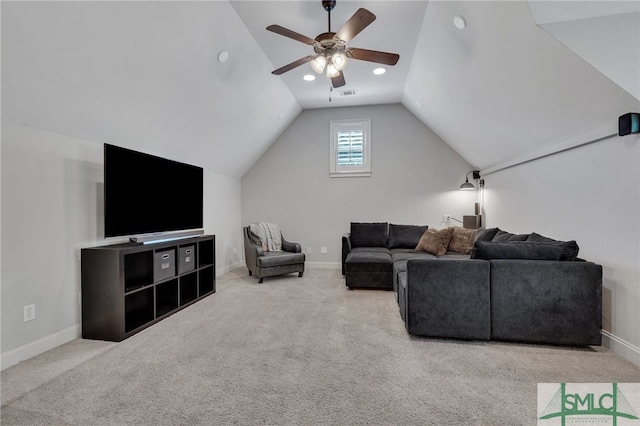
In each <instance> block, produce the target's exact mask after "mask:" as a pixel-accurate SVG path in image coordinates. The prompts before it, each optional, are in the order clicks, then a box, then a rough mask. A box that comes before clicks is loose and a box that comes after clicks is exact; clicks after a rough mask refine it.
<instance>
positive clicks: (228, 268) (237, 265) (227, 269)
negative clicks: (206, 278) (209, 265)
mask: <svg viewBox="0 0 640 426" xmlns="http://www.w3.org/2000/svg"><path fill="white" fill-rule="evenodd" d="M242 267H244V260H242V261H240V262H236V263H232V264H231V265H227V266H224V267H222V268H217V269H216V277H218V276H220V275H223V274H226V273H227V272H231V271H233V270H235V269H238V268H242Z"/></svg>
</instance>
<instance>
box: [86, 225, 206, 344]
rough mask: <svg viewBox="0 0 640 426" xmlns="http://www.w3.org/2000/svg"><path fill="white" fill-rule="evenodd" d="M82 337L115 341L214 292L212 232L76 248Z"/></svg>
mask: <svg viewBox="0 0 640 426" xmlns="http://www.w3.org/2000/svg"><path fill="white" fill-rule="evenodd" d="M81 261H82V265H81V277H82V278H81V279H82V337H83V338H85V339H96V340H109V341H114V342H119V341H121V340H124V339H126V338H127V337H130V336H132V335H133V334H135V333H137V332H139V331H141V330H143V329H144V328H146V327H149V326H150V325H152V324H154V323H156V322H158V321H160V320H162V319H164V318H166V317H167V316H169V315H171V314H173V313H175V312H177V311H178V310H180V309H183V308H185V307H186V306H188V305H190V304H192V303H195V302H197V301H198V300H200V299H201V298H203V297H206V296H208V295H210V294H213V293H215V291H216V284H215V281H216V279H215V235H203V236H198V237H193V238H186V239H180V240H176V241H166V242H161V243H156V244H147V245H145V244H140V243H124V244H114V245H109V246H102V247H91V248H86V249H82V251H81Z"/></svg>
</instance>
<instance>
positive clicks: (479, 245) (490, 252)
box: [471, 241, 562, 260]
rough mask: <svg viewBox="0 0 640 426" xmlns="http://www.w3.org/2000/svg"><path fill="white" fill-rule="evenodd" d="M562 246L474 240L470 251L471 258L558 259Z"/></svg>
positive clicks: (526, 242) (527, 242) (528, 242)
mask: <svg viewBox="0 0 640 426" xmlns="http://www.w3.org/2000/svg"><path fill="white" fill-rule="evenodd" d="M561 254H562V248H561V247H560V246H558V245H554V244H549V243H534V242H530V241H511V242H506V243H495V242H489V241H476V243H475V245H474V246H473V252H472V253H471V258H472V259H484V260H492V259H526V260H560V255H561Z"/></svg>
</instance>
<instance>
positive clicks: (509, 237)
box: [491, 228, 529, 243]
mask: <svg viewBox="0 0 640 426" xmlns="http://www.w3.org/2000/svg"><path fill="white" fill-rule="evenodd" d="M528 237H529V234H517V235H516V234H512V233H511V232H507V231H503V230H501V229H499V228H498V232H496V234H495V235H494V236H493V238H492V239H491V241H493V242H494V243H505V242H507V241H527V238H528Z"/></svg>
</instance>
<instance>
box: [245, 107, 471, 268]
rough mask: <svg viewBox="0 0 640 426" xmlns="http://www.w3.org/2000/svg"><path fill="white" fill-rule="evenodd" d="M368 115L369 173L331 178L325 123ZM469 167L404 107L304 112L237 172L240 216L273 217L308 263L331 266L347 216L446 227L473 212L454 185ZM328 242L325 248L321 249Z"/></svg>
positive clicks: (346, 228)
mask: <svg viewBox="0 0 640 426" xmlns="http://www.w3.org/2000/svg"><path fill="white" fill-rule="evenodd" d="M361 118H371V127H372V145H373V151H372V174H371V177H360V178H354V177H352V178H330V177H329V122H330V120H339V119H342V120H344V119H361ZM470 169H471V166H470V165H469V164H468V163H467V162H466V161H465V160H463V159H462V158H461V157H460V156H459V155H458V154H456V153H455V152H454V151H453V150H452V149H451V148H450V147H449V146H448V145H446V144H445V143H444V142H443V141H442V140H441V139H440V138H439V137H438V136H437V135H435V134H434V133H433V132H432V131H431V130H430V129H429V128H428V127H426V126H425V125H424V124H422V123H421V122H420V121H419V120H418V119H417V118H416V117H415V116H414V115H413V114H412V113H411V112H409V111H408V110H407V109H406V108H405V107H404V106H402V105H399V104H394V105H378V106H363V107H350V108H326V109H317V110H305V111H303V112H302V113H301V114H300V115H299V116H298V118H297V119H296V120H295V121H294V122H293V123H292V125H291V126H290V127H289V128H288V129H287V130H286V131H285V132H284V133H283V134H282V135H281V136H280V138H279V139H278V140H277V141H276V142H275V143H274V144H273V145H272V146H271V147H270V148H269V149H268V150H267V151H266V152H265V154H264V155H263V156H262V157H261V158H260V160H258V161H257V162H256V163H255V164H254V165H253V167H252V168H251V169H250V170H249V171H248V172H247V173H246V174H245V175H244V176H243V178H242V222H243V224H244V225H245V226H246V225H248V224H249V223H252V222H256V221H268V222H273V223H277V224H279V225H280V227H281V228H282V231H283V234H284V236H285V237H286V238H287V239H288V240H291V241H296V242H300V243H301V244H302V245H303V247H305V248H306V247H311V248H312V253H311V254H310V255H307V265H308V266H312V267H313V266H317V267H336V266H337V265H339V262H340V252H341V236H342V234H343V233H345V232H348V231H349V224H350V222H352V221H354V222H358V221H362V222H367V221H387V222H390V223H396V224H416V225H429V226H431V227H441V226H445V225H444V224H442V223H441V220H442V214H443V213H450V214H452V215H454V217H457V218H459V219H461V218H462V215H463V214H472V213H473V203H474V202H475V194H474V193H473V192H472V193H468V192H464V191H459V190H457V188H458V187H459V186H460V184H461V183H462V182H463V181H464V177H465V175H466V173H467V172H468V171H469V170H470ZM320 247H327V249H328V253H327V254H320Z"/></svg>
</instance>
